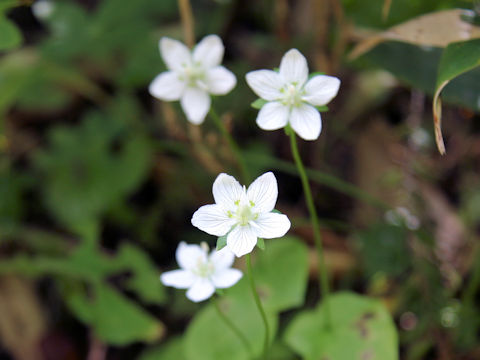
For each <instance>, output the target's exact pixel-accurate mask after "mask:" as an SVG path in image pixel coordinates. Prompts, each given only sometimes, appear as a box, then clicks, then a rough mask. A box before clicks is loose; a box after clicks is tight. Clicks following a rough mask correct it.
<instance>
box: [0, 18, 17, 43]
mask: <svg viewBox="0 0 480 360" xmlns="http://www.w3.org/2000/svg"><path fill="white" fill-rule="evenodd" d="M21 43H22V34H21V33H20V31H19V30H18V29H17V27H16V26H15V24H14V23H13V22H12V21H10V20H9V19H7V18H6V17H4V16H3V15H2V14H1V13H0V51H4V50H11V49H14V48H16V47H18V46H20V44H21Z"/></svg>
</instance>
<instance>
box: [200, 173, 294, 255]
mask: <svg viewBox="0 0 480 360" xmlns="http://www.w3.org/2000/svg"><path fill="white" fill-rule="evenodd" d="M277 196H278V188H277V180H276V179H275V176H274V175H273V173H271V172H268V173H266V174H263V175H262V176H260V177H258V178H257V179H256V180H255V181H254V182H253V183H252V184H251V185H250V186H249V188H248V190H246V188H245V186H243V187H242V186H241V185H240V183H239V182H238V181H237V180H235V178H234V177H233V176H230V175H227V174H220V175H218V176H217V178H216V179H215V182H214V183H213V197H214V199H215V204H212V205H204V206H202V207H201V208H200V209H198V210H197V211H196V212H195V214H193V217H192V224H193V225H194V226H196V227H197V228H199V229H200V230H203V231H205V232H207V233H209V234H210V235H216V236H224V235H226V234H228V235H227V248H228V249H230V250H231V251H232V252H233V253H234V254H235V255H236V256H242V255H245V254H247V253H249V252H251V251H252V250H253V248H254V247H255V245H256V244H257V238H259V237H260V238H264V239H273V238H278V237H282V236H283V235H285V234H286V232H287V231H288V229H290V221H289V220H288V217H287V216H286V215H282V214H277V213H274V212H272V210H273V209H274V207H275V203H276V202H277Z"/></svg>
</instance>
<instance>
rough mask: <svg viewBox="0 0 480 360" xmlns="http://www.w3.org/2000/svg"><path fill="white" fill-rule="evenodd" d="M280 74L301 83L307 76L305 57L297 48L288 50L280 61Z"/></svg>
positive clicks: (289, 80) (290, 80)
mask: <svg viewBox="0 0 480 360" xmlns="http://www.w3.org/2000/svg"><path fill="white" fill-rule="evenodd" d="M280 75H282V77H283V78H284V79H285V80H287V81H288V82H290V83H292V82H295V83H297V84H298V85H300V86H301V85H303V84H304V83H305V82H306V81H307V78H308V65H307V59H305V56H303V55H302V54H301V53H300V51H298V50H297V49H291V50H289V51H288V52H287V53H286V54H285V55H283V58H282V61H281V63H280Z"/></svg>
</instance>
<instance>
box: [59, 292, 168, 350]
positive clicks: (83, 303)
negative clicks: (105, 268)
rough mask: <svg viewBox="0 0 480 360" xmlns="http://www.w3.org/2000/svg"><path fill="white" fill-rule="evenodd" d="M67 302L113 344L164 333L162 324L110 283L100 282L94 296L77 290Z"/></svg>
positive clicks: (156, 337)
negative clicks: (88, 295)
mask: <svg viewBox="0 0 480 360" xmlns="http://www.w3.org/2000/svg"><path fill="white" fill-rule="evenodd" d="M67 303H68V305H69V306H70V308H71V309H72V310H73V312H74V313H75V314H77V316H78V317H79V318H80V319H82V320H83V321H84V322H86V323H88V324H90V325H91V326H92V327H93V329H94V331H95V333H96V335H97V336H98V337H99V339H101V340H102V341H105V342H106V343H109V344H113V345H127V344H130V343H132V342H136V341H144V342H153V341H155V340H158V339H159V338H160V337H162V336H163V333H164V327H163V325H162V323H160V322H159V321H157V320H156V319H155V318H154V317H153V316H151V315H150V314H148V313H147V312H146V311H145V310H143V309H142V308H140V307H139V306H138V305H136V304H135V303H133V302H132V301H131V300H128V299H127V298H126V297H124V296H122V295H120V294H119V293H118V292H117V291H116V290H114V289H113V288H111V287H110V286H108V285H106V284H103V285H100V284H97V285H96V286H95V287H94V291H93V298H91V299H90V298H89V297H87V296H85V294H82V293H81V292H75V293H73V294H70V296H67Z"/></svg>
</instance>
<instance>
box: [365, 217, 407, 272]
mask: <svg viewBox="0 0 480 360" xmlns="http://www.w3.org/2000/svg"><path fill="white" fill-rule="evenodd" d="M357 241H358V245H359V250H360V255H361V259H362V264H363V267H364V269H365V272H366V275H367V276H368V277H373V276H374V275H375V274H376V273H378V272H384V273H386V274H388V275H390V276H398V275H401V274H403V273H405V271H407V269H408V267H409V266H410V264H411V262H410V259H411V255H410V253H409V251H408V247H407V230H406V229H405V228H404V227H402V226H395V225H389V224H383V223H380V224H376V225H373V226H371V227H370V228H369V229H367V230H365V231H362V232H360V233H359V234H357Z"/></svg>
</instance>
